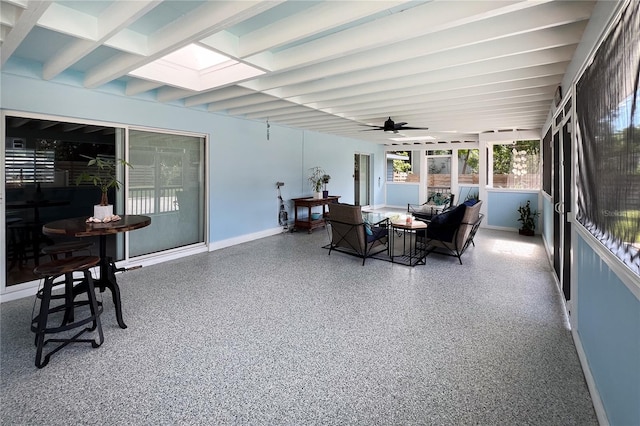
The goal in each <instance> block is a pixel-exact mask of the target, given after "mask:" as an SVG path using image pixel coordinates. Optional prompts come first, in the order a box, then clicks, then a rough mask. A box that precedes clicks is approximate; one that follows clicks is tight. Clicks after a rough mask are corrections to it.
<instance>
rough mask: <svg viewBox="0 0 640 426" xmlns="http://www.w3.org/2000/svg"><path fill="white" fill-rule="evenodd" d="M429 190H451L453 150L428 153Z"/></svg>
mask: <svg viewBox="0 0 640 426" xmlns="http://www.w3.org/2000/svg"><path fill="white" fill-rule="evenodd" d="M427 188H428V189H429V188H431V189H434V188H438V189H441V190H444V189H449V190H450V189H451V150H441V149H440V150H429V151H427Z"/></svg>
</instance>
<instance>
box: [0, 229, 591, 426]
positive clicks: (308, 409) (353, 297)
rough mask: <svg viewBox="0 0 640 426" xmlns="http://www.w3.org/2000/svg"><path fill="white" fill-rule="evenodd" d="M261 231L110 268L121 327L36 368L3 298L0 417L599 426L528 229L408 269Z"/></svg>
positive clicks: (485, 236)
mask: <svg viewBox="0 0 640 426" xmlns="http://www.w3.org/2000/svg"><path fill="white" fill-rule="evenodd" d="M327 242H328V237H327V233H326V232H324V231H322V230H318V231H316V232H315V233H314V234H312V235H309V234H307V233H293V234H283V235H277V236H273V237H268V238H265V239H261V240H258V241H253V242H250V243H246V244H242V245H238V246H235V247H230V248H227V249H223V250H219V251H216V252H212V253H207V254H201V255H195V256H190V257H188V258H184V259H179V260H175V261H171V262H168V263H164V264H159V265H155V266H149V267H145V268H142V269H139V270H134V271H129V272H127V273H124V274H121V275H119V276H118V279H119V282H120V286H121V289H122V297H123V303H124V317H125V321H126V323H127V325H128V326H129V328H127V329H126V330H122V329H120V328H118V327H117V325H116V322H115V318H114V312H113V305H112V303H110V301H109V299H108V296H109V295H108V293H105V310H104V314H103V316H102V319H103V328H104V334H105V342H104V344H103V345H102V346H101V347H100V348H98V349H91V347H90V346H89V345H86V344H85V345H71V346H69V347H67V348H65V349H63V350H62V351H61V352H59V353H57V354H56V355H54V356H53V357H52V359H51V362H50V363H49V365H48V366H46V367H45V368H44V369H42V370H38V369H36V368H35V367H34V365H33V361H34V355H35V347H34V346H33V335H32V333H31V332H30V331H29V321H30V315H31V308H32V304H33V300H32V299H31V298H27V299H21V300H17V301H12V302H8V303H4V304H2V305H1V306H0V309H1V312H0V320H1V324H0V325H1V332H2V334H1V337H0V338H1V340H0V343H1V345H0V352H1V359H0V360H1V362H2V364H1V365H0V368H1V373H0V376H1V382H0V392H1V400H0V408H1V414H0V416H1V417H0V423H1V424H3V425H25V424H32V425H70V424H83V425H84V424H96V425H103V424H111V425H114V424H115V425H138V424H145V425H162V424H223V425H225V424H243V425H314V424H318V425H413V424H425V425H467V424H474V425H581V426H582V425H595V424H597V420H596V417H595V413H594V410H593V406H592V404H591V399H590V397H589V393H588V390H587V387H586V384H585V381H584V377H583V374H582V370H581V368H580V365H579V362H578V358H577V355H576V351H575V347H574V345H573V341H572V339H571V334H570V331H569V330H568V328H567V325H566V321H565V319H564V316H563V310H562V305H561V303H560V296H559V293H558V291H557V290H556V288H555V284H554V283H553V281H552V279H551V276H550V271H549V265H548V262H547V260H546V257H545V254H544V249H543V247H542V242H541V240H540V238H539V237H536V238H527V237H520V236H518V235H517V234H514V233H507V232H501V231H488V230H484V229H483V230H480V232H479V233H478V235H477V237H476V247H475V248H471V249H469V251H468V252H467V253H465V255H464V257H463V261H464V265H462V266H460V265H459V264H458V262H457V259H455V258H450V257H444V256H436V255H432V256H429V257H428V258H427V264H426V266H418V267H416V268H409V267H406V266H402V265H394V264H391V263H388V262H383V261H376V260H370V261H367V263H366V265H365V266H364V267H363V266H361V260H360V259H358V258H355V257H351V256H347V255H344V254H341V253H332V254H331V256H328V255H327V250H324V249H322V248H321V246H323V245H325V244H326V243H327Z"/></svg>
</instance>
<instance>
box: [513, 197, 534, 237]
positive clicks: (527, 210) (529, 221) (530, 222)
mask: <svg viewBox="0 0 640 426" xmlns="http://www.w3.org/2000/svg"><path fill="white" fill-rule="evenodd" d="M518 213H519V214H520V218H519V219H518V222H522V227H521V228H520V230H519V231H518V233H519V234H520V235H528V236H533V235H534V234H535V229H536V218H537V217H538V214H539V213H538V212H537V211H535V210H531V202H530V201H529V200H527V204H525V205H524V206H520V207H518Z"/></svg>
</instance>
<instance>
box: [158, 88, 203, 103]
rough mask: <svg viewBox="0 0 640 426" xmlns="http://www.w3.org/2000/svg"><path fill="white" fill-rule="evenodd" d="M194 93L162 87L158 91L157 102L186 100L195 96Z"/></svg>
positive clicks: (192, 91)
mask: <svg viewBox="0 0 640 426" xmlns="http://www.w3.org/2000/svg"><path fill="white" fill-rule="evenodd" d="M196 93H198V92H196V91H194V90H187V89H183V88H181V87H173V86H162V87H160V88H159V89H158V97H157V99H158V102H171V101H175V100H178V99H183V98H187V97H189V96H193V95H195V94H196Z"/></svg>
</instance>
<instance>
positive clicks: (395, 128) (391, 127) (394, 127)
mask: <svg viewBox="0 0 640 426" xmlns="http://www.w3.org/2000/svg"><path fill="white" fill-rule="evenodd" d="M405 124H407V123H406V122H401V123H394V121H393V120H392V119H391V117H389V118H388V119H387V120H386V121H385V122H384V126H373V125H371V124H363V126H369V127H374V128H373V129H367V130H365V131H368V130H382V131H384V132H393V133H398V132H399V131H400V130H428V129H429V128H428V127H408V126H405Z"/></svg>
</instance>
